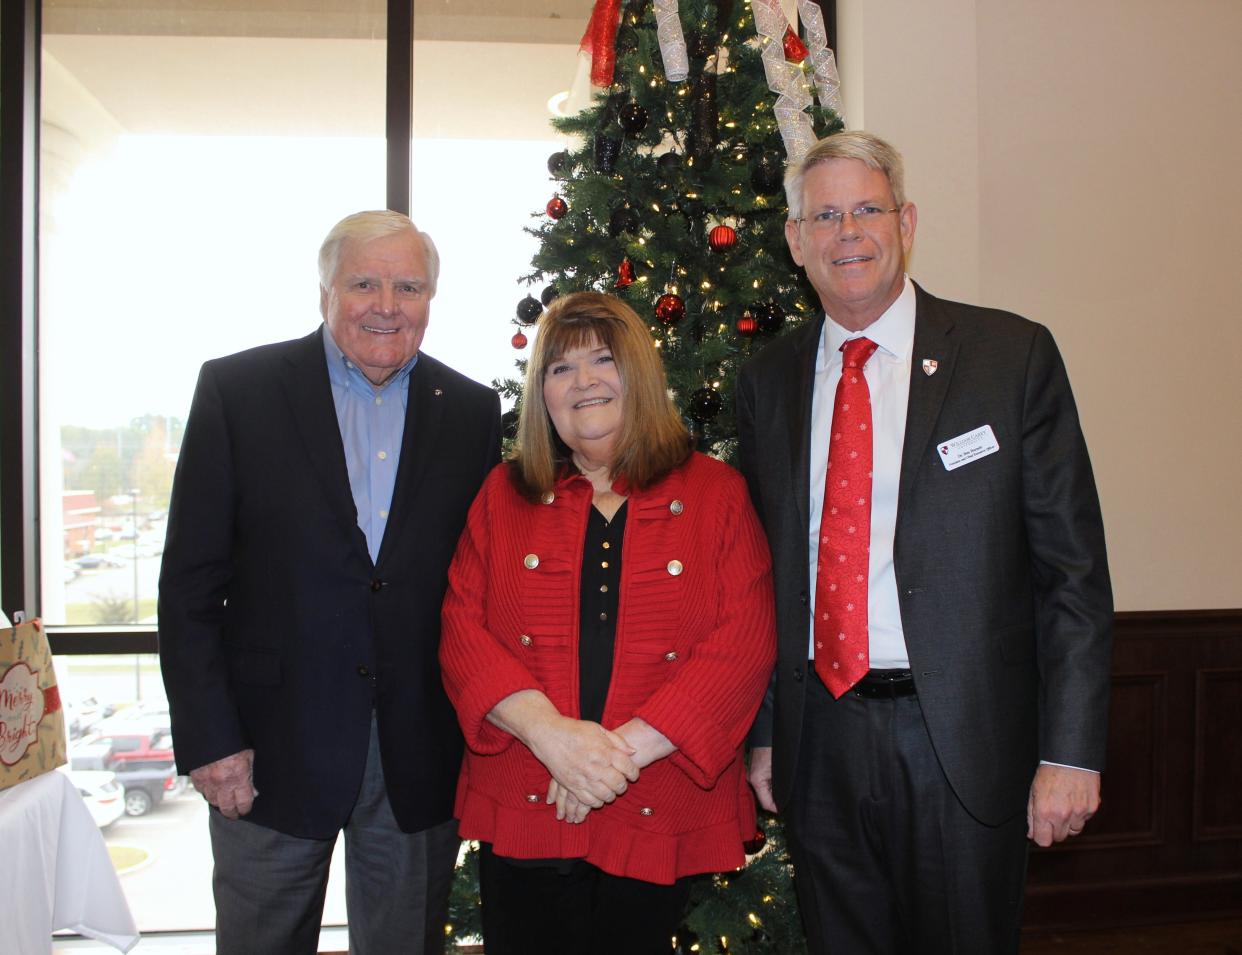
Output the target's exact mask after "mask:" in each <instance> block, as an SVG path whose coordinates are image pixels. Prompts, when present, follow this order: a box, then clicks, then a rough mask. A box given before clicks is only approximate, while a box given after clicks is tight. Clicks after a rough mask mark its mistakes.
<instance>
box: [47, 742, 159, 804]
mask: <svg viewBox="0 0 1242 955" xmlns="http://www.w3.org/2000/svg"><path fill="white" fill-rule="evenodd" d="M165 735H166V734H165ZM149 742H150V739H149V738H148V743H149ZM159 753H167V758H164V757H157V756H156V755H154V754H159ZM135 754H138V755H139V756H140V757H141V758H137V759H134V758H131V759H129V760H126V759H124V758H121V757H122V756H131V757H132V756H134V755H135ZM69 765H70V766H71V767H72V768H73V769H75V770H76V769H95V770H108V771H110V772H112V773H114V774H115V775H116V779H117V782H118V783H120V784H121V787H122V788H123V789H124V791H125V813H126V815H129V816H143V815H146V814H147V813H148V812H150V811H151V810H152V809H153V808H154V807H155V806H157V805H159V804H160V803H161V802H162V801H163V800H164V797H165V796H167V795H169V794H172V793H176V792H178V791H179V790H180V785H181V781H180V779H179V778H178V776H177V767H176V765H175V764H174V763H173V759H172V750H171V748H169V749H167V750H161V749H151V748H150V747H149V746H147V747H146V748H145V749H143V748H135V749H130V750H127V751H124V752H117V751H116V750H115V749H114V744H113V740H111V739H109V738H104V737H100V736H99V735H98V734H92V735H91V736H90V737H89V739H87V740H86V741H83V742H81V743H75V744H74V745H73V746H71V747H70V749H69Z"/></svg>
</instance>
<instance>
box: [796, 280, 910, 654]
mask: <svg viewBox="0 0 1242 955" xmlns="http://www.w3.org/2000/svg"><path fill="white" fill-rule="evenodd" d="M914 306H915V298H914V284H913V283H912V282H911V281H910V279H909V277H908V276H907V278H906V280H905V286H904V287H903V288H902V290H901V294H900V295H898V296H897V300H896V301H895V302H893V304H892V305H890V306H889V307H888V310H887V311H886V312H885V313H884V314H883V315H881V316H880V317H879V318H878V319H876V320H875V321H874V322H872V323H871V324H870V325H868V326H867V327H866V328H865V329H863V330H862V331H861V332H851V331H848V330H846V329H844V328H842V327H841V326H840V325H838V324H837V323H836V322H834V321H833V320H832V316H831V315H829V316H828V317H827V319H826V320H825V321H824V331H823V334H822V335H821V336H820V341H819V353H818V355H817V356H816V358H815V392H814V397H813V399H812V402H811V462H810V465H811V474H810V481H811V485H810V488H811V506H810V524H809V526H808V527H807V553H808V559H809V567H810V576H811V581H810V583H811V593H810V598H811V632H810V634H809V635H808V649H807V655H808V658H811V657H814V656H815V624H814V621H815V577H816V565H817V564H818V556H819V522H820V514H821V512H822V511H823V509H824V481H825V479H826V476H827V473H828V439H829V436H830V435H831V433H832V411H833V405H834V404H835V403H836V394H837V383H838V382H839V381H840V380H841V346H842V345H843V344H845V342H846V341H848V340H849V339H852V338H869V339H871V341H873V342H875V343H876V344H877V345H878V346H879V348H877V349H876V350H875V354H873V355H872V356H871V358H870V359H869V360H868V361H867V364H866V366H865V367H864V368H863V377H865V378H866V379H867V388H868V389H869V390H870V392H871V435H872V442H873V444H872V452H871V472H872V478H871V555H870V569H869V571H868V582H867V631H868V634H869V637H870V653H871V666H872V668H873V669H877V670H886V669H906V668H908V667H909V666H910V657H909V654H908V652H907V651H906V639H905V635H904V633H903V632H902V629H901V607H900V605H899V604H898V602H897V578H896V577H895V576H894V573H893V534H894V532H895V529H896V527H897V485H898V479H899V478H900V475H901V446H902V444H903V442H904V440H905V435H906V406H907V404H908V403H909V398H910V361H911V358H910V356H911V354H912V353H913V351H914Z"/></svg>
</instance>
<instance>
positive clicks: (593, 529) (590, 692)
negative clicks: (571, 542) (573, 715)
mask: <svg viewBox="0 0 1242 955" xmlns="http://www.w3.org/2000/svg"><path fill="white" fill-rule="evenodd" d="M626 511H627V507H626V505H625V504H624V503H623V504H622V505H621V507H620V508H619V509H618V510H617V513H616V514H614V515H613V518H612V520H611V521H609V520H606V519H605V518H604V515H603V514H601V513H600V512H599V511H598V510H596V509H595V508H594V507H592V508H591V515H590V517H589V518H588V520H587V532H586V545H585V546H584V547H583V549H582V585H581V587H582V589H581V593H580V595H579V606H580V616H579V620H578V706H579V713H580V714H581V718H582V719H584V720H591V721H593V722H596V723H598V722H599V721H600V720H601V719H603V716H604V703H605V702H606V701H607V699H608V684H609V682H611V680H612V651H613V645H614V644H615V643H616V637H617V607H618V606H619V604H620V599H621V595H620V593H619V592H618V589H619V587H620V585H621V541H622V539H623V538H624V536H625V515H626Z"/></svg>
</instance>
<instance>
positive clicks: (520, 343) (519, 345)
mask: <svg viewBox="0 0 1242 955" xmlns="http://www.w3.org/2000/svg"><path fill="white" fill-rule="evenodd" d="M526 341H527V339H526V336H525V335H523V334H522V333H521V332H518V333H517V334H516V335H514V336H513V337H512V338H510V339H509V344H510V345H512V346H513V347H514V348H516V349H517V350H518V351H521V350H522V349H523V348H525V347H526Z"/></svg>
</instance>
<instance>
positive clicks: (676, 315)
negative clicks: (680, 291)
mask: <svg viewBox="0 0 1242 955" xmlns="http://www.w3.org/2000/svg"><path fill="white" fill-rule="evenodd" d="M655 313H656V318H658V319H659V320H660V321H661V323H663V324H665V325H676V324H677V323H678V322H680V321H681V320H682V319H683V318H685V317H686V303H685V302H684V301H682V298H681V296H680V295H674V294H673V293H672V292H665V293H664V294H663V295H661V296H660V297H659V298H658V299H656V303H655Z"/></svg>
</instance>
